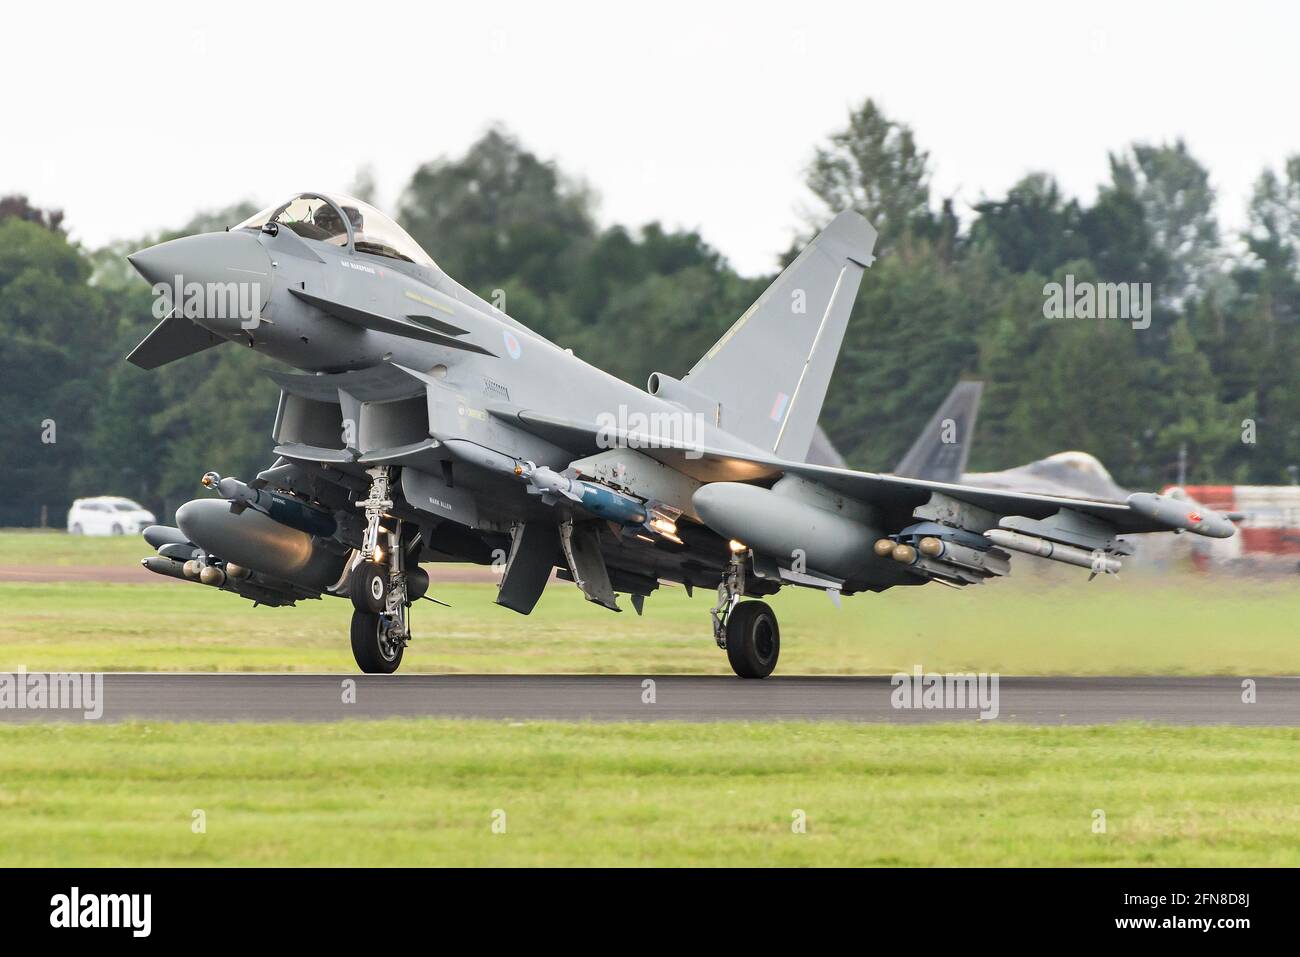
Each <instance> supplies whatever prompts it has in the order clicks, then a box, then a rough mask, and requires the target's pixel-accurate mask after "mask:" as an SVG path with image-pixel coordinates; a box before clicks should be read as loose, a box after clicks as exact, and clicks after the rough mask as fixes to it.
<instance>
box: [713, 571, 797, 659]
mask: <svg viewBox="0 0 1300 957" xmlns="http://www.w3.org/2000/svg"><path fill="white" fill-rule="evenodd" d="M742 555H743V553H740V554H736V553H733V554H732V556H731V561H730V562H729V563H728V564H727V569H726V571H725V572H723V575H722V581H721V583H720V584H719V585H718V603H717V605H715V606H714V607H713V608H712V609H710V611H709V614H710V616H711V617H712V618H713V640H714V641H716V642H717V643H718V647H719V648H722V649H724V650H725V651H726V652H727V660H728V661H729V662H731V670H732V671H734V672H735V673H736V674H737V675H739V676H740V677H741V678H766V677H767V676H768V675H770V674H771V673H772V671H773V670H774V669H775V668H776V661H777V659H778V658H779V657H780V656H781V629H780V627H779V626H778V625H777V622H776V613H775V612H774V611H772V609H771V607H770V606H769V605H768V604H767V602H763V601H741V600H740V599H741V596H742V595H743V594H744V590H745V562H744V558H743V557H742Z"/></svg>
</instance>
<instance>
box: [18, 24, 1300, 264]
mask: <svg viewBox="0 0 1300 957" xmlns="http://www.w3.org/2000/svg"><path fill="white" fill-rule="evenodd" d="M397 10H398V6H397V5H396V4H393V3H378V2H371V3H335V2H313V3H271V2H260V3H245V2H227V3H221V4H214V3H204V4H202V5H198V4H186V3H179V2H177V3H157V4H155V3H135V4H132V3H123V4H97V5H95V6H94V7H88V8H84V9H83V8H82V7H81V5H72V4H63V3H50V2H47V3H36V4H34V3H20V4H14V5H10V6H9V7H8V8H7V9H6V11H5V21H6V22H5V32H6V34H7V35H8V36H7V38H6V43H5V54H4V56H3V58H0V82H2V83H3V90H4V96H5V107H4V125H5V127H6V130H5V137H4V140H5V142H4V145H3V148H2V149H0V193H8V192H25V193H27V194H29V195H30V197H31V198H32V200H33V201H34V202H36V203H38V204H40V205H47V206H54V207H61V208H63V209H64V210H66V213H67V222H68V226H69V228H70V230H71V232H72V234H73V235H74V236H75V237H77V238H79V239H81V240H82V241H84V242H86V243H88V244H92V245H94V244H99V243H102V242H105V241H107V240H109V239H113V238H118V237H131V236H137V235H140V234H142V233H144V232H147V231H150V230H155V229H160V228H163V227H168V226H176V225H179V224H181V223H183V222H184V221H185V220H186V219H187V218H188V217H189V216H190V215H191V214H192V213H194V212H195V211H197V210H199V209H203V208H211V207H217V206H222V205H225V204H227V203H230V202H233V201H235V200H238V199H241V198H245V197H247V198H251V199H255V200H258V201H264V202H266V203H269V202H271V201H272V200H275V199H279V198H281V197H282V196H284V195H287V194H290V193H293V192H296V191H299V190H302V189H338V188H343V187H345V186H346V185H348V184H349V183H350V182H351V181H352V179H353V177H354V174H355V172H356V170H357V169H358V168H359V167H360V166H362V165H364V164H371V165H372V166H373V168H374V170H375V173H376V175H377V178H378V181H379V186H380V199H381V205H385V206H389V207H391V206H392V205H393V202H394V200H395V198H396V196H397V194H398V193H399V192H400V190H401V188H402V186H403V185H404V184H405V182H406V180H407V178H408V177H409V176H410V174H411V172H412V171H413V170H414V169H415V167H416V166H417V165H419V164H420V163H421V162H423V161H425V160H427V159H430V158H433V157H435V156H438V155H440V154H457V153H460V152H461V151H463V150H464V148H465V147H466V146H467V145H468V144H469V143H471V142H472V141H473V140H474V139H475V138H476V137H477V136H478V135H479V134H480V133H481V132H482V131H483V130H484V129H485V128H486V127H487V126H488V125H489V124H490V123H492V122H493V121H500V122H503V123H504V124H506V125H507V126H508V127H509V128H510V129H512V130H513V131H514V132H515V133H517V134H518V135H519V136H520V137H521V139H522V140H523V141H524V143H525V144H526V145H527V146H528V147H530V148H531V149H533V150H534V151H536V152H538V153H540V154H542V155H543V156H547V157H552V158H554V159H556V160H558V161H559V163H560V165H561V166H562V168H563V169H565V170H566V171H568V172H570V173H573V174H576V175H579V176H582V177H584V178H586V179H587V180H588V181H589V183H590V184H591V185H592V186H593V187H594V188H595V189H596V190H597V192H598V193H599V195H600V198H601V204H600V214H601V218H602V221H604V222H606V223H608V222H623V223H627V224H632V225H638V224H640V223H643V222H646V221H648V220H651V219H659V220H661V221H663V222H665V223H666V224H668V225H670V226H685V227H692V228H698V229H699V230H700V231H701V232H702V233H703V235H704V236H705V238H706V239H707V240H708V241H710V242H711V243H713V244H714V245H715V246H717V247H718V248H719V249H721V250H722V252H723V253H724V254H726V255H727V256H728V257H729V258H730V259H731V260H732V262H733V263H734V264H735V265H736V266H737V267H738V268H739V269H741V270H742V271H743V272H747V273H758V272H762V271H766V270H768V269H770V268H771V267H772V266H773V265H774V259H775V256H776V254H777V253H779V252H780V251H781V250H783V249H785V248H786V247H787V246H788V244H789V242H790V239H791V237H792V235H793V234H794V232H795V231H796V229H797V228H798V226H799V224H800V210H801V209H802V208H804V206H806V204H807V196H806V194H805V193H804V191H803V190H802V187H801V182H802V171H803V168H804V166H805V164H806V163H807V161H808V158H809V156H810V154H811V151H812V149H813V147H814V145H815V144H817V143H819V142H821V141H823V140H824V138H825V137H826V136H827V135H828V134H829V133H831V132H832V131H834V130H836V129H837V128H839V127H840V126H842V125H843V123H844V120H845V117H846V113H847V111H848V109H849V107H850V106H852V105H854V104H857V103H859V102H860V101H861V100H862V99H863V98H865V97H867V96H872V97H875V98H876V99H877V101H878V102H880V103H881V104H882V105H883V106H884V108H885V109H886V110H887V112H888V113H889V114H890V115H891V116H893V117H895V118H897V119H900V120H903V121H905V122H907V123H909V124H910V125H911V126H912V127H913V128H914V129H915V130H916V133H917V136H918V138H919V141H920V143H921V144H922V146H923V147H925V148H927V149H928V150H929V151H930V153H931V161H932V166H933V171H934V185H935V187H936V192H937V193H938V194H939V195H953V196H955V197H956V198H957V200H958V204H959V209H961V210H964V209H965V206H966V204H969V203H972V202H976V201H978V200H979V199H980V198H981V196H984V195H996V194H998V193H1000V192H1001V191H1003V190H1005V189H1006V187H1007V186H1009V185H1010V184H1011V183H1013V182H1014V181H1015V180H1016V179H1018V178H1019V177H1020V176H1021V175H1023V174H1024V173H1025V172H1027V171H1029V170H1035V169H1045V170H1049V171H1052V172H1054V173H1055V174H1056V175H1057V176H1058V177H1059V178H1060V180H1061V181H1062V182H1063V184H1064V185H1065V187H1066V189H1067V190H1068V191H1069V192H1071V193H1074V194H1076V195H1080V196H1082V197H1085V198H1088V197H1091V196H1092V195H1093V193H1094V191H1095V188H1096V185H1097V183H1098V182H1099V181H1101V180H1103V179H1104V178H1105V177H1106V174H1107V166H1106V154H1107V151H1108V150H1115V149H1119V148H1121V147H1123V146H1124V145H1125V144H1127V143H1129V142H1130V141H1132V140H1134V139H1142V140H1148V141H1161V140H1168V139H1173V138H1175V137H1178V136H1182V137H1185V138H1186V139H1187V141H1188V143H1189V145H1190V147H1191V149H1192V151H1193V152H1194V154H1195V155H1196V156H1198V157H1199V158H1200V159H1201V161H1202V162H1204V163H1205V164H1206V165H1207V166H1208V167H1209V169H1210V171H1211V175H1212V178H1213V182H1214V185H1215V186H1216V187H1217V189H1218V191H1219V196H1220V216H1221V219H1222V220H1223V221H1224V223H1225V224H1226V225H1228V226H1229V227H1234V226H1239V225H1240V224H1241V222H1242V219H1243V217H1242V207H1243V204H1244V202H1245V199H1246V197H1247V195H1248V193H1249V188H1250V183H1251V181H1252V180H1253V179H1254V178H1255V176H1256V175H1258V173H1259V171H1260V169H1261V168H1262V167H1263V166H1264V165H1265V164H1271V165H1275V166H1276V165H1280V163H1281V161H1282V159H1283V158H1284V157H1285V156H1286V155H1287V154H1288V153H1289V152H1293V151H1300V123H1297V122H1296V120H1295V115H1296V112H1295V106H1294V95H1295V91H1296V88H1297V82H1296V81H1297V79H1300V56H1297V50H1296V45H1297V42H1298V41H1300V5H1296V4H1284V3H1277V4H1263V3H1261V4H1249V3H1244V4H1237V5H1223V4H1216V3H1187V2H1181V3H1164V2H1148V3H1134V2H1131V0H1129V2H1124V3H1108V2H1086V3H1084V2H1077V3H1069V4H1064V3H1055V4H1053V3H1025V4H1023V5H1019V4H1010V3H1008V4H996V3H992V4H971V3H936V4H923V3H916V4H913V3H901V2H891V3H884V4H877V3H867V2H862V0H854V2H846V3H839V4H831V3H818V2H809V0H799V2H785V3H779V4H761V3H753V2H750V3H734V4H733V3H721V2H710V0H695V2H691V3H676V2H656V3H654V4H649V5H647V4H610V3H604V4H578V3H537V2H533V3H513V2H505V0H500V2H492V3H473V2H462V3H457V4H420V5H419V6H418V7H417V6H414V5H413V6H412V8H411V10H410V12H409V13H406V14H399V13H398V12H397ZM15 134H17V136H15ZM430 252H431V253H432V254H433V255H434V256H435V258H436V257H437V256H438V250H437V249H436V248H435V249H431V250H430Z"/></svg>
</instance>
